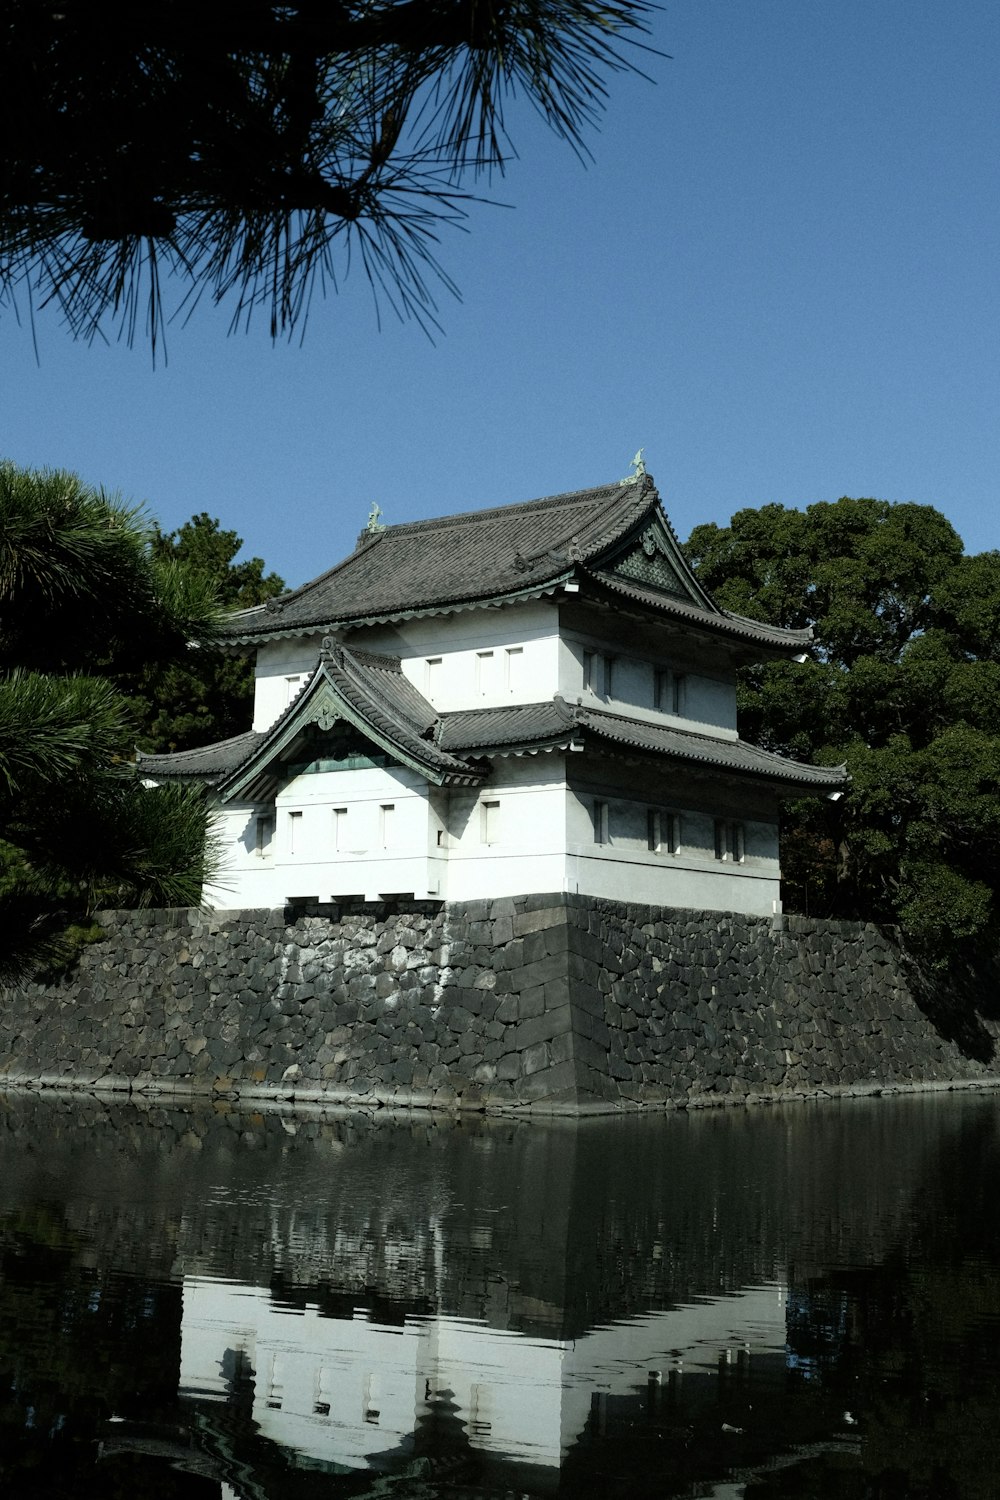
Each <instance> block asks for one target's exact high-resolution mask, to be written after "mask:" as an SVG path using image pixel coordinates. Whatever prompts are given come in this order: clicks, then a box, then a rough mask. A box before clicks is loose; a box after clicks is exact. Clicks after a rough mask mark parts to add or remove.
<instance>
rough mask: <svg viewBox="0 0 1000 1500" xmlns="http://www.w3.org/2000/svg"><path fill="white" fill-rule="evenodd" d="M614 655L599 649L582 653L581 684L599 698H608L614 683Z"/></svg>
mask: <svg viewBox="0 0 1000 1500" xmlns="http://www.w3.org/2000/svg"><path fill="white" fill-rule="evenodd" d="M614 667H615V663H614V657H613V656H604V655H603V654H602V653H601V652H600V651H585V652H584V653H583V686H584V688H585V690H587V691H589V692H591V693H596V694H597V695H598V697H600V698H610V697H611V690H612V686H613V683H614Z"/></svg>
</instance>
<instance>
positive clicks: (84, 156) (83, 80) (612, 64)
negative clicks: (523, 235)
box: [0, 0, 654, 341]
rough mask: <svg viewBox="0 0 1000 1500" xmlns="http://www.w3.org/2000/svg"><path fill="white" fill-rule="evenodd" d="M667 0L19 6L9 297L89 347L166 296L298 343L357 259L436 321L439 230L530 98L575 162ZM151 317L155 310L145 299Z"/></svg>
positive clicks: (502, 151) (13, 13) (2, 201)
mask: <svg viewBox="0 0 1000 1500" xmlns="http://www.w3.org/2000/svg"><path fill="white" fill-rule="evenodd" d="M653 8H654V7H653V6H652V5H651V4H650V3H649V0H370V3H366V4H354V5H350V4H349V5H331V4H328V3H326V0H298V3H290V4H274V3H269V0H207V3H206V4H204V5H203V6H202V7H201V8H200V9H199V12H198V17H197V22H196V23H193V22H192V15H191V7H190V5H189V4H187V3H186V0H158V3H157V4H156V5H133V6H130V7H127V8H126V9H125V11H124V13H123V9H122V7H121V6H120V5H118V4H115V5H111V4H110V3H109V0H65V3H60V4H58V5H54V4H41V3H39V0H8V3H7V5H6V6H5V8H4V25H3V27H2V29H0V64H2V71H3V77H4V90H3V106H2V109H3V113H2V116H0V118H2V122H3V129H2V131H0V184H2V186H0V290H3V289H6V291H7V293H8V294H10V293H12V292H13V291H14V290H15V289H16V288H17V287H18V286H19V285H26V286H28V287H30V288H31V290H32V295H33V296H36V297H37V296H40V298H41V301H42V303H43V304H44V302H46V301H50V300H55V301H56V302H57V303H58V304H59V306H60V307H61V308H62V311H63V313H64V314H65V317H66V320H67V322H68V323H69V326H70V328H71V329H72V330H73V332H74V333H78V334H83V335H85V336H88V337H90V336H93V335H94V334H95V333H96V332H97V331H98V330H99V329H100V327H101V325H102V322H103V321H104V320H105V319H106V318H108V317H110V318H112V319H119V320H120V321H121V322H122V323H123V324H124V326H125V328H126V330H127V331H128V333H129V335H130V336H131V334H133V333H134V332H135V330H136V328H137V327H139V328H141V327H142V326H143V324H145V328H146V331H147V332H148V333H149V334H150V335H151V336H152V337H153V339H154V341H155V338H156V336H157V334H158V332H159V330H160V328H161V326H162V318H163V312H162V305H161V283H162V281H163V279H164V278H165V277H166V276H168V275H171V276H174V277H176V278H177V279H178V280H179V282H180V283H181V284H182V285H183V286H184V290H185V292H186V294H187V296H188V298H189V299H190V300H196V299H197V297H198V295H200V293H201V292H202V291H207V292H208V293H209V294H210V295H211V296H212V297H213V299H214V300H216V301H224V300H225V301H230V300H231V302H232V305H233V307H234V313H233V321H234V323H238V322H240V321H241V320H242V319H243V318H244V317H248V316H249V315H250V314H251V313H252V312H253V311H254V310H255V309H256V308H258V307H263V308H264V309H265V310H266V314H267V316H268V318H269V321H270V328H271V333H272V336H273V335H275V334H277V333H278V332H279V331H283V330H290V329H291V328H292V326H293V325H294V324H295V323H296V321H297V320H298V319H299V318H300V317H301V316H302V315H303V314H304V312H305V311H306V309H307V307H308V304H309V300H310V297H311V295H312V293H313V291H314V290H316V289H323V288H324V287H325V286H326V285H331V286H334V287H335V286H336V283H337V277H338V275H339V274H342V273H343V272H344V271H345V270H346V268H347V265H348V261H349V259H350V257H351V256H353V257H354V258H355V259H358V260H360V262H361V264H362V265H363V266H364V269H365V271H366V272H367V274H368V277H369V278H370V280H371V282H372V284H373V286H374V287H376V288H377V289H378V291H379V292H380V293H382V294H383V295H384V296H385V297H386V298H387V299H388V300H389V302H390V303H391V305H392V306H393V307H395V309H396V310H397V311H398V312H400V313H402V314H406V315H415V316H417V317H418V318H421V319H426V318H432V317H433V308H434V298H433V291H432V286H433V282H434V281H435V280H438V281H439V282H443V283H444V284H445V285H446V286H450V285H451V283H450V282H449V281H448V278H447V277H446V276H445V275H444V273H443V272H441V271H440V270H439V268H438V267H437V263H436V260H435V256H434V250H435V246H436V243H437V238H438V234H439V231H440V227H441V225H442V223H447V222H454V221H456V220H460V219H461V218H463V217H464V203H465V201H466V200H467V198H468V197H469V196H470V195H469V192H468V189H467V188H466V187H465V186H464V184H465V182H466V181H467V180H470V179H471V181H472V182H473V183H475V182H476V181H478V180H480V179H481V178H482V175H483V174H484V173H488V172H489V171H490V170H491V169H494V168H498V169H502V168H503V165H504V163H505V161H506V160H507V159H508V157H509V156H511V155H513V154H514V151H513V147H512V145H511V144H510V142H509V139H508V135H507V119H506V114H505V110H506V107H507V105H508V103H509V102H510V101H511V100H513V99H514V98H515V97H516V96H518V95H523V96H525V97H526V98H527V99H528V101H529V102H530V103H531V104H532V105H533V107H534V108H535V110H537V112H538V113H540V114H541V116H542V118H543V119H544V120H545V121H546V122H547V124H548V125H549V126H550V127H551V128H552V129H553V130H554V131H555V133H556V134H557V135H559V136H562V137H563V138H565V139H567V140H568V141H569V142H570V143H571V145H573V146H575V147H576V148H577V149H578V151H580V150H582V149H583V134H584V131H585V129H586V127H587V126H588V125H590V124H592V123H593V121H594V119H595V117H596V116H597V115H598V114H599V112H600V110H601V108H602V107H603V103H604V99H605V93H606V85H605V80H606V78H607V76H608V75H609V74H612V73H614V72H617V71H622V70H632V69H634V66H635V65H634V63H632V62H631V61H629V60H628V58H627V57H626V55H625V53H624V51H623V47H625V46H632V47H640V48H641V49H642V50H644V51H646V50H648V48H645V47H643V38H644V37H645V36H646V35H647V32H648V28H647V24H646V22H647V18H648V16H649V14H650V12H651V10H652V9H653ZM144 304H145V306H144Z"/></svg>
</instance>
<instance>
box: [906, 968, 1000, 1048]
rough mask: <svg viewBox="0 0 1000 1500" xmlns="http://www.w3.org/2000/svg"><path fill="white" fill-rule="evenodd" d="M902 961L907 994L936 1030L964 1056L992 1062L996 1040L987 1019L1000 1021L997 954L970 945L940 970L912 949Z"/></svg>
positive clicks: (999, 979)
mask: <svg viewBox="0 0 1000 1500" xmlns="http://www.w3.org/2000/svg"><path fill="white" fill-rule="evenodd" d="M905 964H906V970H907V981H908V983H909V986H910V993H911V994H912V996H913V998H914V1000H915V1001H916V1003H917V1005H918V1006H919V1007H920V1009H921V1010H922V1011H923V1013H924V1015H925V1016H926V1017H927V1019H928V1021H930V1023H931V1025H932V1026H933V1027H934V1029H935V1031H936V1032H937V1033H938V1035H939V1036H940V1037H941V1038H942V1039H943V1040H944V1041H946V1042H951V1044H952V1045H953V1046H955V1047H957V1048H958V1050H959V1052H961V1054H962V1056H963V1057H967V1058H971V1059H973V1060H974V1061H976V1062H980V1063H984V1064H986V1063H991V1062H993V1060H994V1057H995V1055H996V1039H995V1037H994V1036H992V1035H991V1033H990V1032H989V1030H988V1029H987V1026H986V1022H987V1021H993V1022H996V1021H1000V956H998V955H997V954H995V953H985V952H983V951H982V949H973V948H970V950H969V952H968V953H967V954H966V955H964V956H962V957H957V956H956V957H952V958H950V959H949V961H948V965H947V967H946V968H942V969H940V970H935V969H931V968H930V967H929V966H928V965H927V964H926V963H925V962H922V961H921V960H920V959H918V958H916V957H914V956H913V955H912V954H907V955H905Z"/></svg>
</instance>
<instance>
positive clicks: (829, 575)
mask: <svg viewBox="0 0 1000 1500" xmlns="http://www.w3.org/2000/svg"><path fill="white" fill-rule="evenodd" d="M687 552H688V556H689V557H690V559H691V561H692V563H693V564H694V565H695V567H696V568H697V571H698V576H699V578H700V579H701V581H702V582H703V583H704V584H705V585H706V586H707V587H708V588H709V590H710V591H711V592H712V593H713V594H714V596H715V598H716V599H717V600H718V602H719V603H720V604H722V605H723V606H724V607H726V608H729V609H733V610H736V611H738V612H739V613H741V614H747V615H751V616H754V617H756V618H758V619H763V620H768V621H770V622H771V623H774V624H778V625H787V626H797V627H802V626H806V625H809V626H812V628H813V630H814V632H815V637H816V644H815V648H814V650H813V652H812V653H811V659H810V660H809V661H808V662H806V663H804V664H802V665H795V664H792V663H775V664H768V665H764V666H758V667H754V668H752V669H750V670H748V671H746V672H745V673H743V674H742V680H741V683H740V689H739V693H740V713H741V721H740V722H741V728H742V732H743V733H744V734H745V735H746V737H747V738H748V739H752V740H756V741H758V742H759V743H761V744H763V745H766V746H767V747H768V748H770V749H773V750H776V751H779V752H781V753H785V754H790V755H794V756H797V757H799V758H801V759H805V760H812V761H816V762H821V763H825V764H831V763H835V762H839V761H842V760H846V762H847V766H848V769H849V771H850V773H851V777H852V785H851V790H850V792H849V793H848V795H847V796H846V797H845V798H844V800H843V801H841V802H837V803H831V802H822V803H818V802H815V801H812V802H802V803H798V804H794V805H792V806H791V807H790V808H789V810H788V816H787V819H786V824H785V829H784V832H783V837H782V866H783V871H784V875H785V880H786V900H787V902H788V904H789V906H790V907H791V908H798V909H800V910H801V909H806V910H808V911H810V912H813V913H829V914H835V915H843V916H856V917H866V918H872V919H876V920H883V921H890V922H898V923H899V924H901V926H902V928H903V930H904V932H905V933H906V934H907V936H908V938H909V940H910V942H911V944H912V945H914V946H915V947H916V948H919V949H921V950H922V952H923V953H924V954H926V955H929V956H930V957H932V958H934V957H938V958H940V959H941V960H942V961H944V960H945V959H947V958H948V957H949V955H954V953H955V952H956V950H957V949H958V948H960V947H961V946H962V945H963V944H967V943H969V942H975V941H978V940H979V939H981V938H984V937H985V936H986V935H987V934H988V933H989V931H990V929H991V926H992V924H993V922H994V921H995V916H996V902H997V894H998V892H1000V725H998V723H997V715H996V705H997V702H998V701H1000V699H998V692H1000V632H998V625H1000V553H997V552H986V553H981V554H979V555H977V556H974V557H968V556H965V555H964V552H963V547H962V541H961V538H960V537H959V536H958V535H957V533H956V532H955V530H954V529H953V527H952V526H951V525H950V523H949V522H948V520H947V519H946V518H945V517H944V516H943V515H941V514H940V512H939V511H937V510H935V509H933V508H932V507H931V506H926V505H912V504H895V505H894V504H890V503H888V502H886V501H883V500H871V499H858V500H855V499H847V498H845V499H841V500H839V501H837V502H836V503H825V502H824V503H820V504H816V505H810V506H808V507H807V508H806V509H805V510H802V511H798V510H791V509H787V508H785V507H784V506H781V505H767V506H764V507H762V508H761V509H760V510H741V511H739V512H737V514H736V515H734V516H733V518H732V521H731V523H730V525H729V526H728V527H719V526H715V525H707V526H699V527H696V528H695V530H694V531H693V532H692V534H691V537H690V538H689V540H688V542H687Z"/></svg>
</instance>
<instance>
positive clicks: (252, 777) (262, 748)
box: [137, 641, 483, 802]
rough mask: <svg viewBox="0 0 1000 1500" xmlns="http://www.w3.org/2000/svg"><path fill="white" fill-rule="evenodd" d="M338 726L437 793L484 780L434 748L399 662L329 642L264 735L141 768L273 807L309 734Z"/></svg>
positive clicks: (430, 725) (429, 718) (425, 712)
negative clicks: (350, 728) (445, 787)
mask: <svg viewBox="0 0 1000 1500" xmlns="http://www.w3.org/2000/svg"><path fill="white" fill-rule="evenodd" d="M338 723H344V724H349V725H351V726H353V728H354V729H356V730H357V731H358V732H359V733H360V734H361V736H362V737H363V738H365V739H367V740H369V741H370V742H371V743H372V744H373V745H374V746H376V747H377V748H378V749H379V750H381V751H382V752H383V753H384V754H386V755H387V756H388V757H389V758H390V760H393V761H395V762H397V763H398V764H401V765H404V766H408V767H409V768H410V769H411V770H414V771H417V772H419V774H420V775H422V776H426V778H427V779H428V781H432V782H434V783H435V785H438V786H440V785H443V784H445V783H450V784H458V785H475V784H476V783H477V782H479V781H481V780H482V777H483V772H482V770H481V769H480V768H477V767H475V766H470V765H468V764H467V763H466V762H465V761H464V760H460V759H458V758H457V757H456V756H454V755H452V754H451V753H450V752H449V751H448V750H447V749H444V748H442V747H441V746H439V745H437V744H436V743H435V741H434V735H433V731H434V727H435V725H436V723H437V714H436V713H435V711H434V709H433V708H432V707H431V705H430V704H429V703H428V701H427V699H426V698H425V697H424V696H423V695H422V694H421V693H419V692H418V691H417V689H416V688H415V687H414V686H413V684H412V683H411V682H410V681H409V679H408V678H407V677H404V675H403V672H402V668H401V665H400V661H399V658H398V657H394V656H381V655H376V654H375V653H374V652H371V651H359V650H353V651H352V650H350V649H348V648H347V647H346V646H338V645H334V644H333V643H332V642H328V641H324V643H323V651H322V654H321V657H320V662H319V666H318V667H317V668H316V670H315V672H314V673H313V675H312V676H311V677H310V679H309V681H308V682H307V683H306V685H305V687H304V688H302V690H301V692H299V693H298V694H297V696H296V697H295V698H294V699H293V701H292V702H291V703H290V704H289V706H288V708H286V709H285V711H284V713H283V714H282V715H281V717H280V718H279V719H277V720H276V722H275V723H274V724H272V726H271V728H270V729H269V730H267V732H266V733H264V734H257V733H253V732H251V733H249V734H241V735H237V736H236V737H235V738H234V739H231V740H221V741H219V742H218V743H217V744H215V745H206V746H204V748H203V749H200V750H186V751H181V752H179V753H177V754H174V755H140V756H139V759H138V767H137V768H138V771H139V774H140V775H141V776H146V777H149V778H150V779H153V780H159V779H162V780H178V779H181V778H185V779H186V778H190V779H194V780H199V781H204V782H207V783H208V784H209V785H214V786H215V787H216V788H217V789H218V791H219V794H220V795H221V797H222V800H223V801H224V802H228V801H232V800H234V799H241V798H246V799H247V800H250V801H270V800H271V799H272V798H273V796H274V793H275V790H276V789H277V787H278V785H279V784H280V781H281V777H282V768H283V766H284V765H285V764H286V763H288V762H289V761H291V760H294V759H295V757H296V756H297V755H301V754H302V753H303V751H305V750H306V749H307V747H308V745H309V743H310V739H309V736H310V733H311V731H312V726H314V725H315V726H316V727H317V728H318V729H319V730H320V731H321V732H323V731H330V730H332V729H334V727H335V726H336V725H337V724H338Z"/></svg>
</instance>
